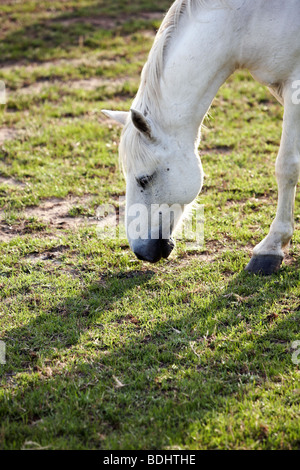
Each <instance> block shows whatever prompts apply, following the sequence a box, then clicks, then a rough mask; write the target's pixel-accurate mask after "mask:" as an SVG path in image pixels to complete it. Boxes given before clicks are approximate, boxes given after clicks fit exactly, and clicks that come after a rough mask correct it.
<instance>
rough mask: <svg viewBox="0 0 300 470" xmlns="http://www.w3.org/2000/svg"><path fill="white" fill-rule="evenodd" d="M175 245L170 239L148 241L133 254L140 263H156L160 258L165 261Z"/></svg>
mask: <svg viewBox="0 0 300 470" xmlns="http://www.w3.org/2000/svg"><path fill="white" fill-rule="evenodd" d="M174 246H175V243H174V241H173V239H172V238H170V239H169V240H164V239H159V240H149V241H146V242H144V243H142V244H140V246H139V247H137V248H136V249H135V250H134V254H135V255H136V257H137V258H138V259H139V260H141V261H148V262H149V263H157V262H158V261H159V260H160V259H161V258H165V259H167V258H168V257H169V256H170V254H171V253H172V251H173V249H174Z"/></svg>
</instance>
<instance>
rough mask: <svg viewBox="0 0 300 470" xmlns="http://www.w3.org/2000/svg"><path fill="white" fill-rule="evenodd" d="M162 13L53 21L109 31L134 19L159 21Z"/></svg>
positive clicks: (140, 13) (65, 24) (81, 17)
mask: <svg viewBox="0 0 300 470" xmlns="http://www.w3.org/2000/svg"><path fill="white" fill-rule="evenodd" d="M163 16H164V15H163V13H162V12H139V13H137V14H136V15H133V14H131V15H124V14H123V15H122V16H119V17H111V16H104V15H101V16H85V17H84V16H79V17H75V18H59V19H55V22H56V23H59V24H61V25H63V26H71V25H73V24H78V23H80V24H84V23H87V24H89V25H92V26H96V27H98V28H101V29H106V30H111V29H115V28H117V27H118V26H122V24H124V23H126V22H127V21H131V20H134V19H137V18H138V19H140V20H145V21H156V20H158V21H161V20H162V19H163Z"/></svg>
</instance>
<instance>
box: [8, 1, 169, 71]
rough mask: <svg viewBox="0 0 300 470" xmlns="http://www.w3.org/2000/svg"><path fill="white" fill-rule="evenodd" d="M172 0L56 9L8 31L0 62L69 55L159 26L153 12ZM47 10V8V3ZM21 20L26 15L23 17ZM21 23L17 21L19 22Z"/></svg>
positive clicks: (33, 15) (166, 5)
mask: <svg viewBox="0 0 300 470" xmlns="http://www.w3.org/2000/svg"><path fill="white" fill-rule="evenodd" d="M171 3H172V2H171V1H167V0H163V1H157V0H156V1H154V2H153V1H152V2H150V1H149V0H144V1H142V2H141V1H140V2H129V3H128V2H123V1H121V0H116V1H114V2H109V3H108V2H96V3H93V4H91V5H90V6H84V7H83V6H81V5H80V4H78V6H77V7H73V9H72V10H71V11H66V12H64V11H58V10H57V11H56V12H54V13H53V14H51V16H50V17H46V18H39V19H36V17H35V12H32V15H31V16H32V22H31V24H28V25H26V26H25V27H23V28H19V29H17V27H16V29H15V30H13V31H12V32H8V33H7V34H6V36H4V37H2V39H1V43H0V57H1V59H0V64H1V63H2V64H4V63H11V64H13V63H14V62H18V61H20V60H21V61H22V62H24V61H25V62H30V61H31V60H35V61H44V60H51V59H55V58H57V57H56V56H57V55H59V56H60V57H62V53H63V55H64V56H65V57H67V56H68V53H69V52H70V51H72V50H73V49H74V48H79V49H82V51H83V50H84V49H94V48H100V47H107V44H106V43H105V40H106V39H107V38H113V37H114V36H116V35H120V34H121V35H122V34H126V33H132V32H135V31H137V30H140V29H142V28H143V27H145V26H148V27H149V26H150V27H151V25H152V27H153V28H154V29H155V19H156V21H157V19H158V15H156V16H155V18H154V16H153V19H152V15H151V12H156V13H159V12H161V19H162V18H163V13H164V12H165V11H166V10H167V9H168V7H169V6H170V5H171ZM45 11H47V8H46V7H45ZM20 20H22V18H21V17H20ZM18 23H21V24H22V21H20V22H16V24H18Z"/></svg>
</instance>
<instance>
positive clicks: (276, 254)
mask: <svg viewBox="0 0 300 470" xmlns="http://www.w3.org/2000/svg"><path fill="white" fill-rule="evenodd" d="M294 92H295V90H292V86H291V84H289V86H288V87H287V86H286V87H285V90H284V92H283V97H284V105H285V111H284V118H283V132H282V138H281V144H280V149H279V153H278V157H277V160H276V168H275V169H276V178H277V184H278V207H277V213H276V217H275V220H274V221H273V223H272V225H271V227H270V231H269V234H268V235H267V237H266V238H265V239H264V240H263V241H262V242H261V243H259V244H258V245H257V246H256V247H255V248H254V250H253V256H252V258H251V260H250V262H249V264H248V266H247V267H246V270H247V271H249V272H251V273H260V274H264V275H269V274H272V273H274V272H276V271H278V269H279V268H280V265H281V263H282V260H283V257H284V253H283V248H284V247H286V246H287V245H288V244H289V242H290V240H291V238H292V235H293V232H294V204H295V194H296V185H297V182H298V179H299V174H300V104H294V103H293V100H292V94H293V93H294Z"/></svg>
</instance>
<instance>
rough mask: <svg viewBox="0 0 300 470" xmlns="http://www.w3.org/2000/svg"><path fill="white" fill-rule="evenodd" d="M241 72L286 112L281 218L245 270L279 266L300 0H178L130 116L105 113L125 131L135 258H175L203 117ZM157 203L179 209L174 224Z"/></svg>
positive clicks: (287, 236)
mask: <svg viewBox="0 0 300 470" xmlns="http://www.w3.org/2000/svg"><path fill="white" fill-rule="evenodd" d="M244 68H246V69H248V70H250V72H251V74H252V76H253V77H254V78H255V79H256V80H258V81H259V82H260V83H262V84H264V85H266V86H268V87H269V89H270V91H271V93H272V94H273V95H275V97H276V98H277V99H278V100H279V102H280V103H281V104H282V105H284V108H285V112H284V120H283V133H282V140H281V145H280V150H279V154H278V157H277V161H276V177H277V182H278V190H279V198H278V208H277V214H276V217H275V220H274V221H273V223H272V225H271V228H270V231H269V234H268V236H267V237H266V238H265V239H264V240H263V241H262V242H261V243H259V244H258V245H257V246H256V247H255V248H254V252H253V256H252V259H251V260H250V262H249V264H248V266H247V268H246V269H247V270H248V271H250V272H254V273H263V274H271V273H273V272H275V271H276V270H278V269H279V267H280V265H281V262H282V260H283V257H284V253H283V248H284V247H285V246H287V245H288V244H289V242H290V240H291V237H292V235H293V230H294V222H293V209H294V202H295V191H296V185H297V182H298V179H299V173H300V99H299V97H300V92H299V89H300V81H299V80H300V0H177V1H175V2H174V3H173V5H172V6H171V8H170V10H169V12H168V13H167V15H166V16H165V18H164V21H163V23H162V25H161V27H160V29H159V31H158V33H157V36H156V39H155V41H154V44H153V47H152V49H151V51H150V54H149V58H148V61H147V63H146V64H145V66H144V69H143V73H142V77H141V84H140V87H139V90H138V93H137V96H136V98H135V100H134V102H133V106H132V109H131V112H128V113H127V112H119V111H107V110H104V113H105V114H106V115H108V116H110V117H111V118H114V119H115V120H116V121H119V122H121V123H122V124H124V126H125V127H124V129H123V132H122V136H121V142H120V148H119V153H120V159H121V163H122V165H123V168H124V171H125V175H126V180H127V189H126V226H127V236H128V240H129V243H130V246H131V248H132V250H133V251H134V253H135V254H136V256H137V257H138V258H139V259H142V260H146V261H150V262H156V261H158V260H159V259H160V258H161V257H165V258H167V257H168V256H169V254H170V253H171V251H172V249H173V246H174V243H173V240H172V238H171V234H172V232H173V231H174V230H175V228H176V226H177V224H178V222H179V220H180V218H181V215H182V212H183V210H184V208H185V206H186V205H187V204H190V203H191V202H193V201H194V200H195V198H196V197H197V195H198V193H199V192H200V190H201V187H202V182H203V171H202V166H201V162H200V159H199V155H198V146H199V142H200V129H201V124H202V121H203V119H204V117H205V115H206V113H207V111H208V109H209V107H210V105H211V102H212V100H213V99H214V97H215V95H216V93H217V91H218V90H219V88H220V87H221V85H222V84H223V83H224V82H225V81H226V80H227V78H228V77H229V76H230V75H231V74H232V73H233V72H234V71H235V70H237V69H244ZM162 206H163V207H167V208H171V207H172V206H176V207H177V208H180V209H179V210H174V211H173V218H172V220H171V221H170V214H168V213H167V211H162V209H161V207H162ZM137 210H138V212H139V217H138V223H137V222H136V220H137V219H136V217H137ZM167 227H168V228H169V230H166V228H167ZM163 232H165V233H167V232H168V233H169V235H168V236H164V235H163ZM136 233H137V234H138V236H135V234H136Z"/></svg>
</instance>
